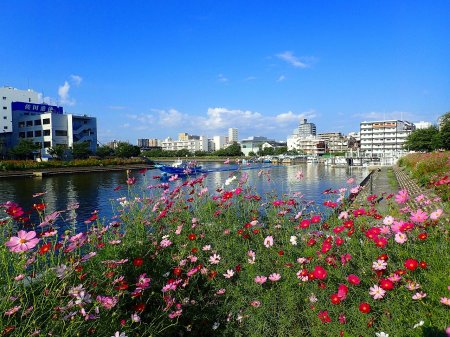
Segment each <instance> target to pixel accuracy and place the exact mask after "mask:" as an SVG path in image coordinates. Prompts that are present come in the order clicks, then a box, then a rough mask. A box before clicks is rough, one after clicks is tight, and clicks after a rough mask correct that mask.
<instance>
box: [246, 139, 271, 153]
mask: <svg viewBox="0 0 450 337" xmlns="http://www.w3.org/2000/svg"><path fill="white" fill-rule="evenodd" d="M271 141H273V139H268V138H266V137H261V136H252V137H248V138H247V139H242V140H241V142H240V144H241V151H242V153H243V154H244V156H248V155H250V152H253V153H255V154H256V153H258V151H259V149H260V147H261V146H262V145H263V144H264V143H266V142H271Z"/></svg>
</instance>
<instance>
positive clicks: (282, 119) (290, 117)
mask: <svg viewBox="0 0 450 337" xmlns="http://www.w3.org/2000/svg"><path fill="white" fill-rule="evenodd" d="M315 117H316V114H315V111H314V110H310V111H306V112H302V113H299V114H296V113H294V112H292V111H288V112H285V113H281V114H278V115H276V116H275V121H276V122H277V124H278V125H283V126H285V125H286V126H287V125H288V124H289V125H294V126H296V125H297V124H298V123H299V122H300V120H302V119H304V118H307V119H312V118H315Z"/></svg>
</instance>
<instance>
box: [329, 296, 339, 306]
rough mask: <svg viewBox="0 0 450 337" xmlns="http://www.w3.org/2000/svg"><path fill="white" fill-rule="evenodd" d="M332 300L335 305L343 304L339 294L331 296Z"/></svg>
mask: <svg viewBox="0 0 450 337" xmlns="http://www.w3.org/2000/svg"><path fill="white" fill-rule="evenodd" d="M330 299H331V303H333V304H339V303H341V299H340V297H339V296H338V294H331V295H330Z"/></svg>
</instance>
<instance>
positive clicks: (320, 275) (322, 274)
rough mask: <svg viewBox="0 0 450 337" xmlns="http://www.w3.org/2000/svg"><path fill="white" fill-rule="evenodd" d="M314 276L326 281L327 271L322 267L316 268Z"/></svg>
mask: <svg viewBox="0 0 450 337" xmlns="http://www.w3.org/2000/svg"><path fill="white" fill-rule="evenodd" d="M313 275H314V277H315V278H317V279H319V280H324V279H325V278H326V277H327V271H326V270H325V269H324V268H323V267H321V266H316V267H315V268H314V270H313Z"/></svg>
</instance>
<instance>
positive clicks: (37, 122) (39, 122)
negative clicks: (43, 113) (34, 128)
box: [34, 119, 42, 125]
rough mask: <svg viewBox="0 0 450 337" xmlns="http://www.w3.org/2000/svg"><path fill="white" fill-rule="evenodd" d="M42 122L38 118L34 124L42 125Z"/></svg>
mask: <svg viewBox="0 0 450 337" xmlns="http://www.w3.org/2000/svg"><path fill="white" fill-rule="evenodd" d="M41 124H42V123H41V120H40V119H36V120H35V121H34V125H41Z"/></svg>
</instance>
